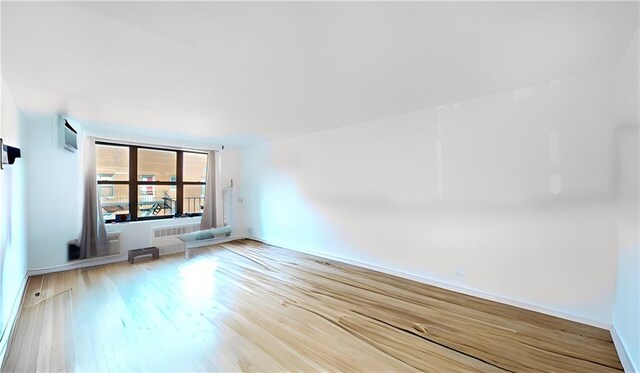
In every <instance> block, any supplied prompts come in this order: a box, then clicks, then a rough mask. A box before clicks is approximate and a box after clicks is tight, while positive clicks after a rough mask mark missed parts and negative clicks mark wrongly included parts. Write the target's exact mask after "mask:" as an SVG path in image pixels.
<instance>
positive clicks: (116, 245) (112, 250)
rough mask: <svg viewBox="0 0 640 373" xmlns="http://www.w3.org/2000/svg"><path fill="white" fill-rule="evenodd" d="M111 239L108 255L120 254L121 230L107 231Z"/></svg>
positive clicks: (108, 237)
mask: <svg viewBox="0 0 640 373" xmlns="http://www.w3.org/2000/svg"><path fill="white" fill-rule="evenodd" d="M107 239H108V240H109V253H108V254H107V255H115V254H120V232H109V233H107Z"/></svg>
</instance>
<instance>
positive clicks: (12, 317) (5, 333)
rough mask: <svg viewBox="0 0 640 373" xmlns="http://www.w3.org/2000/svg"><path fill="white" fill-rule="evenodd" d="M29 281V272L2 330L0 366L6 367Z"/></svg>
mask: <svg viewBox="0 0 640 373" xmlns="http://www.w3.org/2000/svg"><path fill="white" fill-rule="evenodd" d="M28 279H29V274H28V272H27V273H25V275H24V278H23V279H22V283H21V284H20V290H19V291H18V294H16V298H15V299H14V300H13V306H11V313H10V314H9V319H8V320H7V325H5V326H4V330H2V335H1V337H0V364H1V365H0V366H4V359H5V357H6V356H5V355H6V353H7V348H8V347H9V341H10V340H11V337H12V335H13V332H14V330H15V327H16V324H17V321H18V312H19V311H20V307H21V306H22V300H23V299H24V293H25V291H26V288H27V280H28Z"/></svg>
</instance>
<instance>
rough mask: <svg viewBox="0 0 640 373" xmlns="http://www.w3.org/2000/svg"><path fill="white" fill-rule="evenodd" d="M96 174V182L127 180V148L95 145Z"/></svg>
mask: <svg viewBox="0 0 640 373" xmlns="http://www.w3.org/2000/svg"><path fill="white" fill-rule="evenodd" d="M96 174H97V176H98V180H118V181H127V180H129V148H127V147H125V146H111V145H96Z"/></svg>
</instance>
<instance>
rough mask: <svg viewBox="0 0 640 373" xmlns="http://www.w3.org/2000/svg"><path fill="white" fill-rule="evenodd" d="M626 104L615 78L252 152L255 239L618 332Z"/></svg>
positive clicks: (249, 174)
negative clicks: (615, 309)
mask: <svg viewBox="0 0 640 373" xmlns="http://www.w3.org/2000/svg"><path fill="white" fill-rule="evenodd" d="M612 101H613V73H612V72H611V71H610V70H607V71H600V72H594V73H590V74H584V75H579V76H574V77H569V78H565V79H559V80H555V81H551V82H545V83H542V84H538V85H534V86H529V87H524V88H521V89H516V90H513V91H505V92H499V93H495V94H491V95H487V96H482V97H478V98H474V99H470V100H465V101H462V102H459V103H451V104H447V105H443V106H441V107H437V108H430V109H424V110H419V111H415V112H410V113H406V114H403V115H398V116H393V117H389V118H384V119H380V120H375V121H371V122H366V123H361V124H357V125H352V126H347V127H342V128H339V129H335V130H329V131H324V132H318V133H314V134H310V135H306V136H300V137H295V138H291V139H285V140H279V141H273V142H269V143H264V144H261V145H258V146H252V147H249V148H246V149H245V151H244V152H243V175H242V177H243V187H242V188H241V193H240V195H239V197H241V198H243V199H244V201H245V208H246V219H247V220H246V224H247V228H248V229H249V228H250V229H252V232H253V235H254V236H255V237H257V238H260V239H263V240H266V241H268V242H272V243H275V244H279V245H281V246H284V247H288V248H292V249H297V250H303V251H310V252H316V253H320V254H326V255H330V256H335V257H340V258H345V259H348V260H354V261H359V262H362V263H365V264H370V265H375V266H379V267H384V268H388V269H391V270H394V271H401V272H403V273H406V274H408V275H413V276H420V277H422V278H426V279H430V280H436V281H440V282H444V283H447V284H452V285H456V286H460V287H464V288H467V289H471V290H476V291H480V292H483V293H488V294H490V295H495V296H499V297H505V298H508V299H511V300H515V301H519V302H525V303H528V304H531V305H534V306H537V307H544V308H546V309H550V310H552V311H555V312H557V313H560V314H567V315H572V316H576V317H578V318H584V319H588V320H591V321H594V322H595V323H596V324H598V323H601V324H602V325H604V324H606V323H610V322H611V314H612V306H613V298H614V294H615V270H616V256H615V249H614V247H615V242H616V228H615V209H614V204H613V195H614V193H613V183H612V177H611V175H612V162H613V155H614V148H613V146H614V131H613V123H612V122H613V121H612V120H611V112H612V107H613V102H612ZM458 269H462V270H463V271H464V273H465V275H464V276H457V275H456V273H457V270H458Z"/></svg>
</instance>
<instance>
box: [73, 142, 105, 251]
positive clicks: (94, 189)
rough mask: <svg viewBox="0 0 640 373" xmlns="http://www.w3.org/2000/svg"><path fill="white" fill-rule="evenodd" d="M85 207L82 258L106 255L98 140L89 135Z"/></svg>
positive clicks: (85, 158)
mask: <svg viewBox="0 0 640 373" xmlns="http://www.w3.org/2000/svg"><path fill="white" fill-rule="evenodd" d="M83 152H84V153H83V157H84V207H83V212H82V237H81V239H80V258H82V259H84V258H91V257H94V256H103V255H106V254H107V253H108V251H109V240H108V239H107V230H106V228H105V226H104V219H103V217H102V207H101V206H100V198H98V183H97V178H96V140H95V138H93V137H87V138H86V139H85V142H84V151H83Z"/></svg>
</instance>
